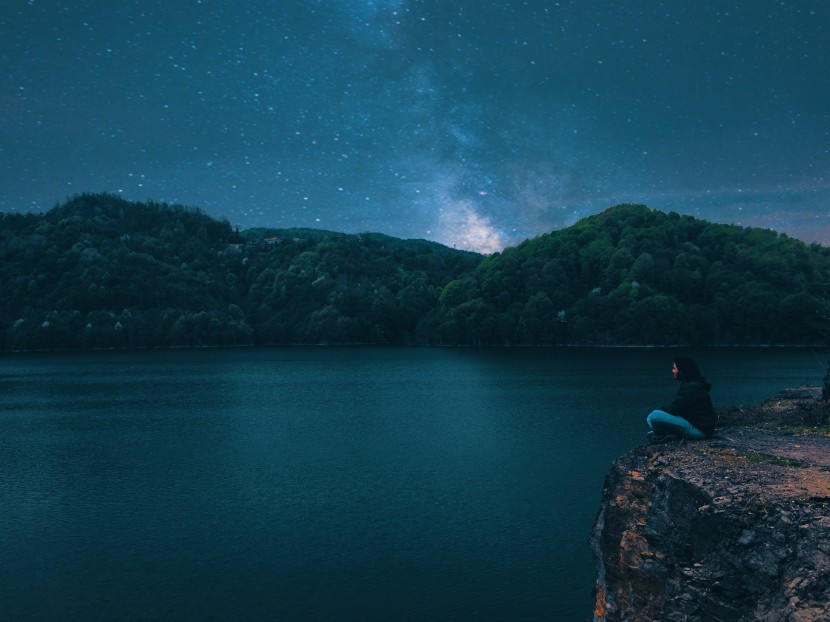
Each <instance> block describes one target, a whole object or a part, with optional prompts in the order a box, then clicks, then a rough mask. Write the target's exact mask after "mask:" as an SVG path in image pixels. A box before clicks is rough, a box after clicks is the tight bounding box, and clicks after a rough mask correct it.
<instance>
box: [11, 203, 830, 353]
mask: <svg viewBox="0 0 830 622" xmlns="http://www.w3.org/2000/svg"><path fill="white" fill-rule="evenodd" d="M0 260H2V263H0V349H2V350H25V349H63V348H111V347H133V348H139V347H171V346H203V345H242V344H292V343H315V344H316V343H395V344H406V343H416V344H436V345H437V344H470V345H483V344H492V345H517V344H570V343H580V344H641V343H649V344H669V343H683V344H760V343H793V344H815V343H819V342H821V343H828V342H829V341H830V310H829V308H828V299H830V249H827V248H824V247H821V246H819V245H812V246H807V245H805V244H803V243H802V242H799V241H797V240H794V239H791V238H788V237H787V236H784V235H780V234H776V233H774V232H771V231H766V230H760V229H745V228H740V227H734V226H726V225H716V224H711V223H708V222H705V221H702V220H697V219H694V218H691V217H688V216H682V217H681V216H679V215H677V214H674V213H671V214H666V213H663V212H659V211H655V210H650V209H648V208H645V207H643V206H637V205H621V206H617V207H614V208H610V209H608V210H606V211H605V212H604V213H602V214H600V215H598V216H594V217H591V218H587V219H585V220H582V221H580V222H579V223H577V224H576V225H574V226H573V227H570V228H568V229H565V230H562V231H557V232H554V233H551V234H547V235H543V236H540V237H538V238H535V239H533V240H528V241H526V242H524V243H522V244H520V245H519V246H517V247H515V248H510V249H507V250H505V251H504V252H503V253H497V254H495V255H492V256H488V257H483V256H481V255H477V254H474V253H468V252H463V251H457V250H453V249H449V248H447V247H444V246H441V245H440V244H436V243H434V242H427V241H424V240H399V239H396V238H392V237H388V236H384V235H380V234H373V233H367V234H360V235H345V234H339V233H334V232H328V231H319V230H310V229H253V230H248V231H244V232H241V233H240V232H238V231H235V230H233V228H232V227H231V225H230V223H228V222H227V221H226V220H216V219H213V218H210V217H208V216H206V215H205V214H203V213H202V212H200V211H199V210H197V209H193V208H186V207H182V206H170V205H167V204H160V203H131V202H127V201H124V200H123V199H121V198H119V197H117V196H113V195H80V196H77V197H74V198H72V199H70V200H69V201H67V202H66V203H64V204H62V205H59V206H57V207H55V208H54V209H52V210H50V211H49V212H47V213H46V214H42V215H32V214H28V215H22V214H4V215H0Z"/></svg>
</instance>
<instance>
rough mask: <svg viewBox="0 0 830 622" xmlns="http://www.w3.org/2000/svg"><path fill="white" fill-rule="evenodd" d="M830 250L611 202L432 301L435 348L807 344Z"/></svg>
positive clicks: (510, 252)
mask: <svg viewBox="0 0 830 622" xmlns="http://www.w3.org/2000/svg"><path fill="white" fill-rule="evenodd" d="M828 300H830V249H828V248H825V247H822V246H819V245H817V244H814V245H812V246H807V245H805V244H804V243H803V242H800V241H798V240H795V239H792V238H789V237H788V236H786V235H782V234H778V233H775V232H774V231H769V230H765V229H757V228H742V227H738V226H733V225H720V224H713V223H709V222H706V221H703V220H699V219H695V218H692V217H691V216H680V215H678V214H675V213H668V214H667V213H664V212H660V211H657V210H652V209H649V208H647V207H644V206H642V205H618V206H616V207H612V208H609V209H607V210H606V211H605V212H603V213H602V214H599V215H597V216H594V217H591V218H587V219H584V220H582V221H580V222H578V223H576V224H575V225H574V226H573V227H570V228H568V229H565V230H562V231H557V232H554V233H551V234H548V235H543V236H541V237H538V238H535V239H532V240H528V241H526V242H524V243H522V244H520V245H519V246H517V247H515V248H510V249H507V250H505V251H504V252H503V253H501V254H496V255H493V256H491V257H487V258H485V259H484V260H483V261H482V262H481V264H480V265H479V266H478V268H477V269H476V270H475V271H474V273H473V274H471V275H469V276H466V277H462V278H460V279H458V280H455V281H453V282H451V283H449V284H448V285H447V287H446V288H444V291H443V292H442V295H441V300H440V302H441V319H442V321H441V323H440V325H439V326H438V327H437V333H438V337H437V338H438V340H439V341H447V340H452V339H453V338H455V339H458V340H459V341H461V342H463V343H470V344H475V343H534V344H561V343H583V344H597V345H610V344H615V345H625V344H695V345H703V344H706V345H713V344H730V345H733V344H772V343H775V344H815V343H819V342H821V343H827V342H828V340H830V305H828Z"/></svg>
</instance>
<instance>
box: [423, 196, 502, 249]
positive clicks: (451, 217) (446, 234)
mask: <svg viewBox="0 0 830 622" xmlns="http://www.w3.org/2000/svg"><path fill="white" fill-rule="evenodd" d="M438 222H439V232H438V235H437V237H438V241H439V242H441V243H443V244H446V245H447V246H453V247H455V248H461V249H464V250H469V251H475V252H477V253H485V254H489V253H495V252H496V251H500V250H501V249H503V248H504V246H505V244H504V240H503V239H502V236H501V234H500V233H499V231H498V230H497V229H496V227H495V226H494V225H493V223H492V221H491V220H490V218H488V217H486V216H482V215H481V214H479V213H477V212H476V210H475V208H474V207H473V205H472V204H471V203H470V202H469V201H464V200H460V201H452V202H450V203H448V204H445V205H444V206H443V207H442V208H441V209H440V210H439V218H438Z"/></svg>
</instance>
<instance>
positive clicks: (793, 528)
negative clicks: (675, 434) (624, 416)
mask: <svg viewBox="0 0 830 622" xmlns="http://www.w3.org/2000/svg"><path fill="white" fill-rule="evenodd" d="M819 394H820V389H799V390H791V391H788V392H784V393H782V394H779V395H778V396H776V397H775V398H773V399H772V400H770V401H769V402H766V403H765V404H763V405H761V406H759V407H758V408H754V409H746V408H734V409H729V410H728V411H725V412H723V413H721V427H719V429H718V431H717V435H716V437H715V438H712V439H710V440H706V441H701V442H673V443H663V444H655V445H645V446H642V447H639V448H637V449H635V450H633V451H631V452H630V453H628V454H626V455H625V456H623V457H622V458H620V459H619V460H617V461H616V462H615V463H614V464H613V466H612V467H611V469H610V471H609V473H608V475H607V476H606V481H605V488H604V492H603V500H602V505H601V509H600V512H599V514H598V516H597V519H596V522H595V525H594V530H593V535H592V545H593V549H594V554H595V558H596V560H597V586H596V606H595V610H594V621H595V622H617V621H626V622H629V621H630V622H634V621H637V622H646V621H649V622H651V621H658V620H659V621H672V622H681V621H685V622H692V621H697V622H708V621H712V622H749V621H751V620H752V621H755V620H757V621H763V622H808V621H823V622H828V621H830V438H828V437H826V436H822V435H821V434H818V432H822V431H824V432H826V431H827V430H828V428H827V426H826V421H827V411H828V405H827V404H826V403H824V402H821V401H820V400H819V399H818V398H819ZM817 424H824V426H823V427H815V426H816V425H817Z"/></svg>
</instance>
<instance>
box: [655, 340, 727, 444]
mask: <svg viewBox="0 0 830 622" xmlns="http://www.w3.org/2000/svg"><path fill="white" fill-rule="evenodd" d="M672 373H673V374H674V377H675V380H678V381H679V382H680V383H681V385H680V389H679V390H678V391H677V396H676V397H675V398H674V401H672V403H671V404H669V405H668V406H664V407H663V408H662V409H659V410H653V411H651V413H649V415H648V417H647V418H646V423H648V427H649V428H650V431H649V432H648V434H647V436H648V439H649V441H650V442H660V441H664V440H668V439H669V438H671V437H680V438H682V439H686V440H691V441H699V440H703V439H705V438H709V437H710V436H712V434H713V433H714V431H715V424H716V423H717V415H716V414H715V409H714V407H713V406H712V398H711V397H710V396H709V391H710V389H711V388H712V385H711V384H709V382H707V380H706V378H704V377H703V375H701V373H700V369H698V367H697V363H695V362H694V360H693V359H691V358H690V357H688V356H677V357H675V359H674V367H672Z"/></svg>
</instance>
